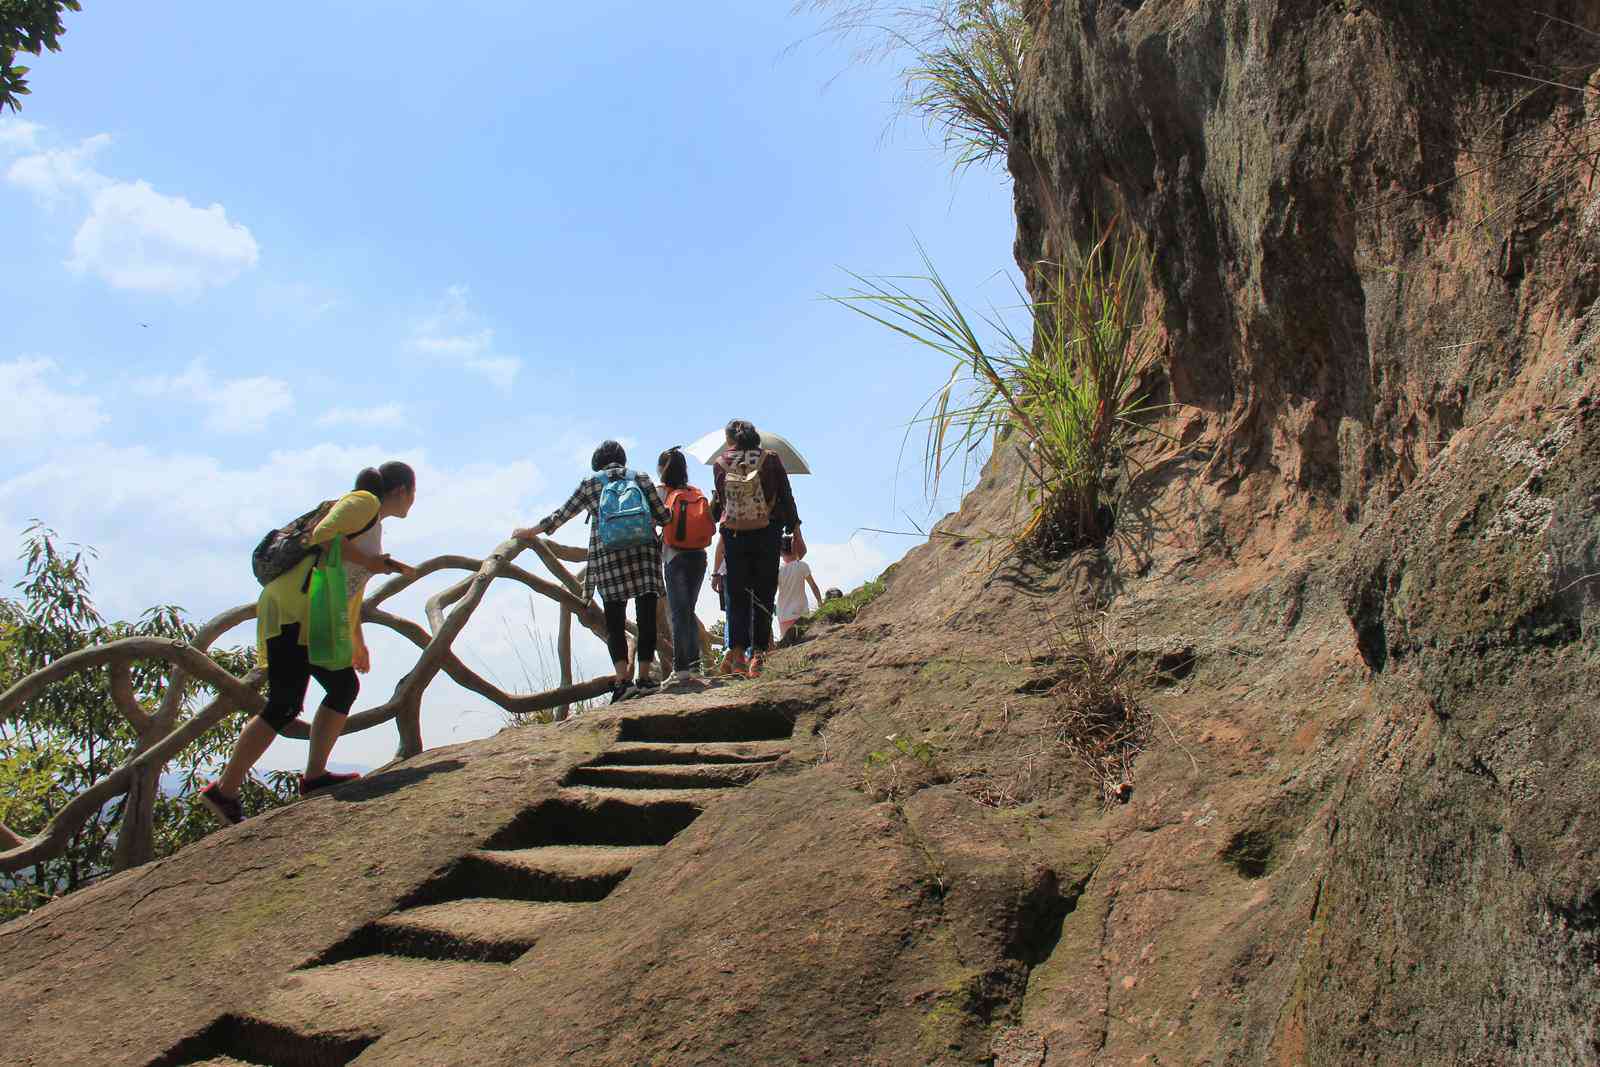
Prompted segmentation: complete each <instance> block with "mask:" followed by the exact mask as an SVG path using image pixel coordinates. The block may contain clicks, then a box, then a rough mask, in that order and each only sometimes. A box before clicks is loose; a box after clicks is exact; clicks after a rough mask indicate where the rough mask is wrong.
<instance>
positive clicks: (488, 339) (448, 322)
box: [406, 285, 522, 389]
mask: <svg viewBox="0 0 1600 1067" xmlns="http://www.w3.org/2000/svg"><path fill="white" fill-rule="evenodd" d="M406 347H407V348H409V349H410V350H411V351H413V352H416V353H418V354H419V355H423V356H427V357H429V358H430V359H434V360H437V361H439V362H442V363H450V364H454V365H456V366H459V367H462V368H464V369H466V370H469V371H472V372H473V373H474V374H480V375H482V376H483V377H485V378H487V379H488V380H489V381H490V382H492V383H493V384H495V385H497V386H499V387H500V388H502V389H505V388H509V387H510V386H511V383H512V382H514V381H516V377H517V373H518V372H519V371H521V370H522V360H521V359H519V358H517V357H515V356H507V355H503V354H501V353H499V352H497V351H496V350H495V341H494V330H493V329H492V328H490V327H488V326H485V325H483V316H481V315H479V314H478V313H477V312H476V311H474V310H473V308H472V305H471V303H470V302H469V301H468V299H467V287H466V286H464V285H452V286H450V287H449V288H447V289H446V290H445V292H444V296H443V297H442V298H441V299H440V300H439V302H438V303H437V304H436V305H435V307H434V308H433V310H432V311H431V312H429V313H428V314H427V315H425V316H423V317H422V318H420V319H418V320H417V322H416V324H415V325H414V326H413V327H412V330H411V336H410V337H409V338H407V339H406Z"/></svg>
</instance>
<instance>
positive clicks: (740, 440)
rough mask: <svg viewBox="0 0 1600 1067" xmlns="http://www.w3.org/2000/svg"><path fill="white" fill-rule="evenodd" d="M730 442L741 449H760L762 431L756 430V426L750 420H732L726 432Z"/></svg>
mask: <svg viewBox="0 0 1600 1067" xmlns="http://www.w3.org/2000/svg"><path fill="white" fill-rule="evenodd" d="M724 432H726V433H727V435H728V440H730V441H732V442H733V443H734V444H735V445H736V446H738V447H739V448H760V447H761V431H760V430H757V429H756V424H755V423H753V422H751V421H750V420H749V419H732V420H730V421H729V423H728V426H727V429H726V430H725V431H724Z"/></svg>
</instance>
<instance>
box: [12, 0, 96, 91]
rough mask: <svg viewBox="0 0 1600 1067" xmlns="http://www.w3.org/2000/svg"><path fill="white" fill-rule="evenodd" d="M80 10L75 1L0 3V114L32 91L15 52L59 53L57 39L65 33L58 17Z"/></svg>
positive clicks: (58, 41)
mask: <svg viewBox="0 0 1600 1067" xmlns="http://www.w3.org/2000/svg"><path fill="white" fill-rule="evenodd" d="M81 10H83V9H82V7H80V6H79V3H78V0H0V112H4V111H5V109H6V108H7V107H8V106H9V107H10V108H11V110H12V111H16V110H17V109H18V108H19V107H21V106H22V105H21V103H20V102H19V101H18V100H17V97H19V96H27V95H28V94H29V93H30V92H32V90H31V89H29V88H28V79H27V78H26V77H24V75H26V74H27V73H28V68H27V67H19V66H17V63H16V59H17V53H18V52H27V53H28V54H29V55H35V56H36V55H39V54H40V53H42V52H43V51H44V50H45V49H46V48H48V49H49V50H50V51H52V52H59V51H61V43H60V37H61V35H62V34H63V33H66V32H67V28H66V27H65V26H63V25H62V24H61V14H62V12H64V11H81Z"/></svg>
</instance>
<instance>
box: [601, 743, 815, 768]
mask: <svg viewBox="0 0 1600 1067" xmlns="http://www.w3.org/2000/svg"><path fill="white" fill-rule="evenodd" d="M788 751H789V745H788V743H787V742H784V741H776V742H774V741H731V742H727V743H725V744H715V743H707V742H686V743H685V742H673V741H633V742H621V743H618V744H615V745H612V746H611V747H610V748H608V749H606V750H605V751H604V752H602V753H600V755H599V756H597V757H595V760H594V762H593V763H592V764H590V766H592V767H609V766H621V765H631V764H660V763H766V762H770V761H772V760H775V759H778V758H779V757H780V756H783V755H785V754H787V753H788Z"/></svg>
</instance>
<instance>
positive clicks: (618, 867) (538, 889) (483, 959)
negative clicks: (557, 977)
mask: <svg viewBox="0 0 1600 1067" xmlns="http://www.w3.org/2000/svg"><path fill="white" fill-rule="evenodd" d="M641 712H643V709H641ZM619 725H620V731H619V736H618V740H617V742H616V743H614V744H613V745H612V746H611V747H609V748H608V749H607V750H605V751H604V752H602V753H600V754H599V755H598V756H597V757H596V758H595V759H594V760H592V761H591V762H589V763H588V764H585V765H583V766H580V767H577V768H575V769H574V770H573V772H572V773H571V774H570V775H569V776H568V778H567V781H566V783H565V785H564V787H563V788H562V789H561V790H560V791H559V792H558V793H557V794H556V795H555V796H553V797H549V798H546V799H543V800H541V801H540V802H539V803H537V804H535V805H533V806H532V807H530V808H527V809H525V810H524V811H522V812H521V813H520V814H519V815H518V816H517V817H516V818H515V819H514V820H512V822H511V823H510V824H509V825H506V826H504V827H502V828H501V829H500V830H498V831H497V832H496V833H494V834H493V835H492V836H491V837H490V838H489V840H487V841H485V842H484V843H483V845H482V847H480V848H478V849H476V850H474V851H471V852H468V853H466V854H465V855H463V856H461V857H459V859H457V860H456V861H455V862H454V863H452V864H451V865H450V866H449V867H448V868H446V869H444V870H442V871H441V872H439V874H438V875H436V876H435V877H434V878H432V879H430V880H429V881H428V882H426V883H425V884H423V885H421V886H419V887H418V888H417V889H416V890H415V891H414V892H413V893H411V894H410V895H409V896H408V897H407V898H406V899H405V900H404V901H402V902H401V905H400V906H399V907H398V908H396V909H395V911H393V912H391V913H390V914H389V915H386V916H384V917H383V918H381V919H379V920H377V921H376V922H373V923H370V924H369V925H367V926H366V927H364V928H362V929H360V930H358V931H356V933H355V934H353V935H352V936H350V937H349V938H347V939H346V940H344V941H343V942H341V943H339V944H337V945H334V946H332V947H331V948H330V949H328V951H327V952H325V953H323V954H322V955H321V956H320V957H319V958H318V959H316V960H315V961H314V962H313V963H311V964H310V965H309V966H307V967H305V968H303V969H300V970H296V971H293V972H291V973H290V974H289V975H288V976H286V977H285V978H284V980H283V981H282V982H281V983H280V984H279V985H278V986H277V987H276V988H275V989H274V990H273V991H272V992H271V993H269V994H268V995H267V996H266V998H265V999H264V1000H263V1001H262V1003H261V1004H260V1005H259V1006H256V1007H254V1008H252V1009H251V1010H249V1011H247V1012H245V1013H240V1014H232V1015H228V1016H224V1017H223V1018H221V1019H219V1020H218V1021H217V1022H216V1023H215V1024H213V1025H212V1026H211V1027H209V1028H208V1029H207V1030H206V1031H205V1032H204V1033H202V1034H200V1035H198V1036H196V1037H194V1038H191V1039H189V1040H187V1041H184V1042H182V1043H181V1044H180V1045H178V1046H177V1047H175V1048H172V1049H170V1050H168V1051H167V1052H166V1053H164V1054H163V1055H161V1056H160V1057H158V1058H156V1059H155V1060H153V1061H151V1063H150V1067H225V1065H227V1067H231V1065H254V1067H334V1065H342V1064H345V1063H348V1062H350V1061H351V1060H352V1059H354V1058H355V1057H357V1056H359V1055H360V1054H361V1052H362V1050H363V1049H365V1048H366V1047H367V1046H368V1045H371V1044H372V1043H373V1042H374V1041H376V1040H378V1039H379V1038H380V1037H382V1036H383V1035H384V1033H386V1032H387V1031H388V1030H389V1029H390V1028H391V1027H392V1026H393V1025H394V1024H395V1023H396V1022H398V1021H401V1020H404V1019H411V1018H415V1017H417V1016H418V1015H421V1014H424V1013H426V1012H428V1011H429V1010H430V1005H432V1004H434V1003H435V1002H437V1001H439V1000H442V999H445V998H449V997H454V996H458V995H462V994H467V995H471V994H473V993H474V992H481V991H482V990H483V989H484V988H485V987H486V985H488V984H489V983H494V982H497V981H498V980H499V979H500V978H502V977H503V976H505V975H506V974H507V973H508V965H509V964H510V963H512V962H513V961H515V960H517V959H519V958H520V957H521V956H523V955H524V954H525V953H527V952H529V951H530V950H535V949H536V947H537V946H538V944H539V942H540V941H541V939H544V938H547V937H559V936H560V935H561V931H562V929H564V928H571V929H580V930H581V929H582V924H583V923H584V922H585V921H586V914H585V913H586V911H588V909H591V908H593V907H594V906H595V904H596V902H598V901H600V900H603V899H604V898H605V897H606V896H608V895H609V894H610V893H611V892H612V890H614V889H615V888H616V887H617V886H618V885H619V884H620V883H621V882H622V881H623V880H624V879H625V878H627V877H628V875H629V873H630V872H631V871H632V870H633V869H634V867H635V866H637V865H639V864H641V863H646V862H648V861H649V860H650V859H651V858H652V857H653V856H654V855H655V854H656V853H658V852H659V851H660V850H661V849H663V848H664V847H666V846H667V845H668V843H669V842H670V841H671V840H672V839H673V837H675V836H676V835H677V834H678V832H679V831H681V830H682V829H683V828H684V827H686V826H688V825H689V824H690V823H691V822H693V821H694V820H695V818H697V817H698V816H699V815H700V813H701V812H702V811H703V810H704V809H705V808H706V806H707V805H709V804H712V803H715V802H716V801H717V800H718V799H719V798H720V797H722V796H725V795H727V794H728V792H729V791H730V790H733V789H736V788H738V787H739V786H742V785H745V784H746V783H748V782H750V781H752V780H754V779H755V778H756V777H757V776H759V775H760V774H761V773H763V772H764V771H765V770H767V769H768V768H770V767H771V766H772V765H773V763H774V762H776V761H777V760H778V759H779V758H780V757H782V756H783V755H784V754H785V753H786V752H787V751H788V738H789V736H790V735H791V734H792V732H793V727H794V724H793V722H792V721H791V720H790V719H789V718H787V717H786V716H784V715H782V714H780V713H775V712H770V713H769V712H762V711H760V710H758V709H755V708H742V707H737V706H732V707H719V708H714V709H708V710H707V711H706V712H705V713H701V714H682V713H672V712H670V711H661V712H654V713H641V714H635V715H631V716H630V717H628V718H626V719H622V720H620V723H619ZM241 963H243V964H244V965H248V961H241Z"/></svg>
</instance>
